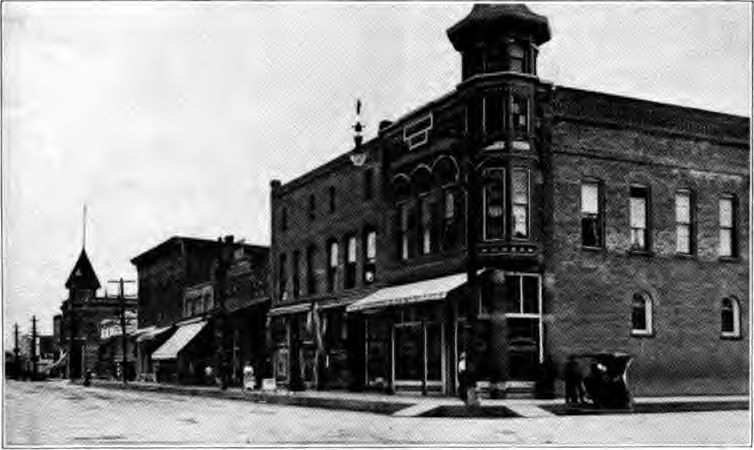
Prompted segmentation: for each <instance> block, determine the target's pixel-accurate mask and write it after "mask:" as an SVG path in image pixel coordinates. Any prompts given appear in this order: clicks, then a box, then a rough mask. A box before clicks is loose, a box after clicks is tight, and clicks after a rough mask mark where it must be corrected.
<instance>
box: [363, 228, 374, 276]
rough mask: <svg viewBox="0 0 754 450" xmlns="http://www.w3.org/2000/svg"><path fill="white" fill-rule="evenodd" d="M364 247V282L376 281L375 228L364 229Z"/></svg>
mask: <svg viewBox="0 0 754 450" xmlns="http://www.w3.org/2000/svg"><path fill="white" fill-rule="evenodd" d="M362 248H363V249H364V250H363V252H362V255H363V258H364V268H363V270H364V277H363V280H364V284H372V283H374V277H375V271H376V267H377V265H376V263H377V232H376V231H375V230H374V228H371V227H367V228H365V229H364V242H363V244H362Z"/></svg>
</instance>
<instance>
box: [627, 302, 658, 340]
mask: <svg viewBox="0 0 754 450" xmlns="http://www.w3.org/2000/svg"><path fill="white" fill-rule="evenodd" d="M652 308H653V304H652V297H650V296H649V294H648V293H646V292H637V293H636V294H634V296H633V299H632V302H631V334H632V335H634V336H648V335H651V334H652V332H653V330H652Z"/></svg>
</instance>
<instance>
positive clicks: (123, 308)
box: [109, 277, 136, 384]
mask: <svg viewBox="0 0 754 450" xmlns="http://www.w3.org/2000/svg"><path fill="white" fill-rule="evenodd" d="M109 282H110V283H117V284H118V300H119V302H120V332H121V338H122V339H121V343H122V345H123V364H122V367H121V370H120V372H121V375H122V378H123V384H126V383H128V378H127V376H126V366H127V364H128V338H127V337H126V294H125V290H124V288H123V287H124V285H125V284H126V283H136V281H135V280H124V279H123V277H120V279H119V280H110V281H109Z"/></svg>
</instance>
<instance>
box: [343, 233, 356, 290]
mask: <svg viewBox="0 0 754 450" xmlns="http://www.w3.org/2000/svg"><path fill="white" fill-rule="evenodd" d="M343 283H344V286H343V287H344V288H345V289H351V288H353V287H355V286H356V236H354V235H349V236H347V237H346V267H345V279H344V280H343Z"/></svg>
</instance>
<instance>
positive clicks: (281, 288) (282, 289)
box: [278, 255, 288, 301]
mask: <svg viewBox="0 0 754 450" xmlns="http://www.w3.org/2000/svg"><path fill="white" fill-rule="evenodd" d="M278 294H279V295H280V300H281V301H286V300H288V259H287V258H286V256H285V255H280V262H279V266H278Z"/></svg>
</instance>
